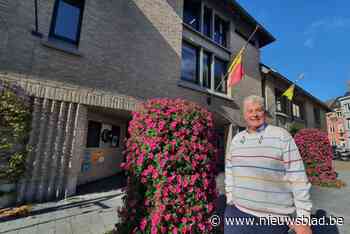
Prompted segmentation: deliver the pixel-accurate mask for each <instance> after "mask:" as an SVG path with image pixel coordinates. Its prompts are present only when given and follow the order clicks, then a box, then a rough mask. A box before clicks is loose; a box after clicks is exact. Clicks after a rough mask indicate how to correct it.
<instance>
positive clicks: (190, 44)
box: [181, 40, 201, 85]
mask: <svg viewBox="0 0 350 234" xmlns="http://www.w3.org/2000/svg"><path fill="white" fill-rule="evenodd" d="M184 46H187V47H188V48H190V47H192V49H195V50H196V77H195V80H190V79H186V78H184V77H183V75H182V60H183V55H182V53H183V52H182V51H183V48H184ZM200 63H201V61H200V47H198V46H196V45H194V44H192V43H190V42H188V41H186V40H182V46H181V80H184V81H187V82H191V83H193V84H198V85H199V76H200V74H199V73H200Z"/></svg>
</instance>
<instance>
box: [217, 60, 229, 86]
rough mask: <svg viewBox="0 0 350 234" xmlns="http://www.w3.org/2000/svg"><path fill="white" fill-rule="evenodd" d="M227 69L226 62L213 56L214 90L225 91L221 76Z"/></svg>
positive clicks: (224, 83)
mask: <svg viewBox="0 0 350 234" xmlns="http://www.w3.org/2000/svg"><path fill="white" fill-rule="evenodd" d="M226 71H227V62H225V61H223V60H221V59H218V58H215V65H214V80H215V90H216V91H219V92H221V93H227V87H226V82H224V81H222V79H223V76H224V75H225V74H226Z"/></svg>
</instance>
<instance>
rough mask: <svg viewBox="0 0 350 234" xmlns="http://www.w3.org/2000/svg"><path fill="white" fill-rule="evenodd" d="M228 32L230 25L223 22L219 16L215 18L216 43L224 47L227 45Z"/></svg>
mask: <svg viewBox="0 0 350 234" xmlns="http://www.w3.org/2000/svg"><path fill="white" fill-rule="evenodd" d="M227 31H228V23H227V22H225V21H224V20H222V19H221V18H220V17H219V16H217V15H216V16H215V31H214V41H215V42H216V43H218V44H220V45H222V46H225V47H226V45H227V41H226V37H227Z"/></svg>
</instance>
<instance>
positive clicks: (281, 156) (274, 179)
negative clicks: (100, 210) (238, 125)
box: [225, 96, 312, 234]
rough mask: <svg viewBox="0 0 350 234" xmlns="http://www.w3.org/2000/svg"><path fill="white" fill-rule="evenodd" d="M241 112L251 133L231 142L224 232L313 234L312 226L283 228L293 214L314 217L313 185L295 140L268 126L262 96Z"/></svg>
mask: <svg viewBox="0 0 350 234" xmlns="http://www.w3.org/2000/svg"><path fill="white" fill-rule="evenodd" d="M243 112H244V119H245V122H246V125H247V128H246V130H244V131H242V132H240V133H238V134H237V135H236V136H235V137H234V138H233V139H232V142H231V146H230V151H229V154H228V155H227V157H226V162H225V164H226V166H225V189H226V197H227V206H226V210H225V233H237V234H238V233H244V234H253V233H258V234H262V233H266V234H274V233H276V234H283V233H288V231H289V229H292V230H294V231H295V232H296V233H297V234H311V233H312V231H311V228H310V226H308V225H303V224H301V223H298V224H296V223H294V224H293V225H291V224H288V225H289V227H288V225H287V224H285V223H283V224H281V223H280V221H281V220H284V219H285V218H286V217H291V215H293V214H296V216H297V217H300V218H301V217H310V212H311V207H312V203H311V201H310V193H309V190H310V187H311V185H310V183H309V181H308V178H307V176H306V173H305V169H304V164H303V161H302V159H301V157H300V154H299V151H298V148H297V146H296V144H295V142H294V140H293V138H292V136H291V135H290V134H289V133H288V132H287V131H286V130H284V129H283V128H279V127H276V126H272V125H269V124H267V123H266V113H265V109H264V100H263V98H261V97H259V96H249V97H247V98H245V99H244V102H243ZM294 216H295V215H294ZM260 217H263V218H260ZM271 217H273V218H271ZM237 218H240V219H237ZM242 218H243V219H242ZM273 219H275V221H273ZM239 220H241V221H239ZM249 220H254V225H252V224H251V223H250V222H251V221H249ZM276 222H278V223H276Z"/></svg>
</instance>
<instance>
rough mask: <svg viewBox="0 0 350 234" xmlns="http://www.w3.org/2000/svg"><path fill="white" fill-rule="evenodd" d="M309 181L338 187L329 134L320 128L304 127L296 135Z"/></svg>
mask: <svg viewBox="0 0 350 234" xmlns="http://www.w3.org/2000/svg"><path fill="white" fill-rule="evenodd" d="M294 140H295V143H296V144H297V146H298V149H299V151H300V154H301V157H302V159H303V161H304V165H305V170H306V174H307V176H308V178H309V181H310V182H311V183H312V184H315V185H321V186H334V187H338V186H337V184H339V182H337V181H338V180H337V179H336V172H335V171H334V168H332V159H333V155H332V148H331V146H330V144H329V140H328V137H327V134H326V133H324V132H322V131H320V130H318V129H302V130H300V131H298V133H297V134H295V136H294Z"/></svg>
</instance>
